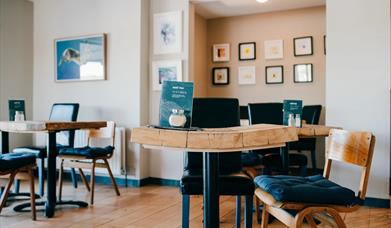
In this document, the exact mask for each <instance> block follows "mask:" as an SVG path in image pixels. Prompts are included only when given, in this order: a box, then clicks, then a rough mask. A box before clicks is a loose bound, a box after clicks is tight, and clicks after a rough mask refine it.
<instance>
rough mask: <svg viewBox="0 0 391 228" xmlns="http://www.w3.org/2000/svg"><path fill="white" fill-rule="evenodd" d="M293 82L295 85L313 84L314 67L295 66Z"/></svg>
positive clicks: (310, 64)
mask: <svg viewBox="0 0 391 228" xmlns="http://www.w3.org/2000/svg"><path fill="white" fill-rule="evenodd" d="M293 72H294V75H293V81H294V82H295V83H306V82H313V80H314V79H313V67H312V63H305V64H295V65H293Z"/></svg>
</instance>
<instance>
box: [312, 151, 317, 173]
mask: <svg viewBox="0 0 391 228" xmlns="http://www.w3.org/2000/svg"><path fill="white" fill-rule="evenodd" d="M315 152H316V151H315V150H311V162H312V169H314V170H315V171H316V170H317V169H316V153H315Z"/></svg>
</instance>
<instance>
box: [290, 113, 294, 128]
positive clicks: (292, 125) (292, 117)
mask: <svg viewBox="0 0 391 228" xmlns="http://www.w3.org/2000/svg"><path fill="white" fill-rule="evenodd" d="M288 126H289V127H294V126H295V117H294V116H293V113H290V114H289V116H288Z"/></svg>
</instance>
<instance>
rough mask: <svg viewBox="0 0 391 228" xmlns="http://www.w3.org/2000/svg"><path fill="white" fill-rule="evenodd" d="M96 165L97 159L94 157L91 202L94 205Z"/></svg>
mask: <svg viewBox="0 0 391 228" xmlns="http://www.w3.org/2000/svg"><path fill="white" fill-rule="evenodd" d="M95 165H96V160H95V159H93V160H92V167H91V180H90V182H91V184H90V186H91V200H90V204H91V205H93V204H94V189H95Z"/></svg>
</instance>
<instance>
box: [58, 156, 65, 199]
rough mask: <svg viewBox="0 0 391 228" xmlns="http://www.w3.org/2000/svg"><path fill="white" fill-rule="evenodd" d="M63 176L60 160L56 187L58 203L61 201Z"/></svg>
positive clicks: (62, 164) (62, 166) (62, 165)
mask: <svg viewBox="0 0 391 228" xmlns="http://www.w3.org/2000/svg"><path fill="white" fill-rule="evenodd" d="M63 174H64V159H61V163H60V173H59V178H58V179H59V182H60V183H59V186H58V201H61V198H62V182H63Z"/></svg>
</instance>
